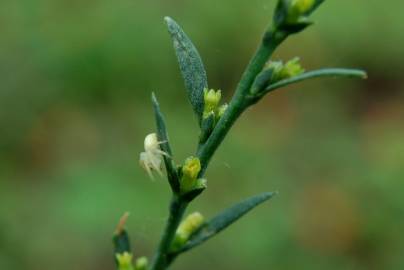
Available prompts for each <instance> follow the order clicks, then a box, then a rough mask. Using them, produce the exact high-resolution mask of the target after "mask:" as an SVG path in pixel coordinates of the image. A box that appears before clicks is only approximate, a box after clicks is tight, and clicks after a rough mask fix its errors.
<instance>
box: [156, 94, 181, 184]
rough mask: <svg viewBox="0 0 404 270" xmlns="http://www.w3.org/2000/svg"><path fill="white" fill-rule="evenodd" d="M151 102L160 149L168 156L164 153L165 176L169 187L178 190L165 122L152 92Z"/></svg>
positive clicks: (176, 175)
mask: <svg viewBox="0 0 404 270" xmlns="http://www.w3.org/2000/svg"><path fill="white" fill-rule="evenodd" d="M152 102H153V109H154V114H155V118H156V125H157V137H158V140H159V141H160V142H162V143H161V144H160V149H161V151H163V152H165V153H167V155H168V156H166V155H164V156H163V158H164V164H165V166H166V170H167V178H168V181H169V183H170V186H171V188H172V189H173V190H174V191H175V192H178V191H179V189H180V184H179V178H178V174H177V170H176V168H175V164H174V161H173V159H172V151H171V147H170V143H169V140H168V134H167V129H166V124H165V121H164V116H163V114H162V113H161V110H160V105H159V103H158V101H157V98H156V96H155V95H154V93H153V94H152Z"/></svg>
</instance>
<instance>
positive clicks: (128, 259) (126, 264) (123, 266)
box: [115, 251, 133, 270]
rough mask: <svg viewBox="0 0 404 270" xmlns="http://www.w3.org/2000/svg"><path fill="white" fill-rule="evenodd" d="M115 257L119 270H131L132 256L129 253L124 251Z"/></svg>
mask: <svg viewBox="0 0 404 270" xmlns="http://www.w3.org/2000/svg"><path fill="white" fill-rule="evenodd" d="M115 256H116V260H117V261H118V267H119V270H133V265H132V258H133V255H132V254H131V253H129V252H126V251H125V252H124V253H117V254H116V255H115Z"/></svg>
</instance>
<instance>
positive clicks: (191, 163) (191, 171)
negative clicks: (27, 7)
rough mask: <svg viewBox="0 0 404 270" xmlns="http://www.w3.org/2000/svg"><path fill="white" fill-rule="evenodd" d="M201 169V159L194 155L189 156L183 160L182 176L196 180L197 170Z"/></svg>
mask: <svg viewBox="0 0 404 270" xmlns="http://www.w3.org/2000/svg"><path fill="white" fill-rule="evenodd" d="M200 171H201V161H200V160H199V158H196V157H189V158H187V159H186V160H185V164H184V166H183V167H182V175H183V177H185V178H187V179H190V180H196V178H197V177H198V174H199V172H200Z"/></svg>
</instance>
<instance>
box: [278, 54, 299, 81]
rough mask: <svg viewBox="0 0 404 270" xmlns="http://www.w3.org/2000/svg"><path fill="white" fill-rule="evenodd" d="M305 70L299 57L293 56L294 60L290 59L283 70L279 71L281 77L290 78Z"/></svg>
mask: <svg viewBox="0 0 404 270" xmlns="http://www.w3.org/2000/svg"><path fill="white" fill-rule="evenodd" d="M303 72H304V69H303V67H302V66H301V65H300V59H299V58H298V57H296V58H293V59H292V60H290V61H288V62H287V63H286V64H285V65H284V66H283V68H282V69H281V71H280V72H279V79H280V80H284V79H289V78H292V77H294V76H297V75H300V74H302V73H303Z"/></svg>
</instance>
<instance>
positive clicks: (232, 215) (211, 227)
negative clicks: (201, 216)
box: [178, 192, 275, 253]
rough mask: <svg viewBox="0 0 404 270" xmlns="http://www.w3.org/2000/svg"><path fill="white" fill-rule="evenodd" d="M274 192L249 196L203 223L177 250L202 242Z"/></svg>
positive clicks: (183, 250)
mask: <svg viewBox="0 0 404 270" xmlns="http://www.w3.org/2000/svg"><path fill="white" fill-rule="evenodd" d="M274 195H275V193H273V192H266V193H263V194H260V195H257V196H254V197H251V198H248V199H246V200H244V201H242V202H240V203H238V204H236V205H234V206H232V207H230V208H228V209H226V210H224V211H223V212H222V213H220V214H219V215H217V216H216V217H214V218H213V219H211V220H210V221H208V222H207V223H205V224H204V225H203V226H202V227H201V229H200V230H198V231H197V232H196V233H195V234H194V235H193V236H191V238H190V240H189V241H188V242H187V244H185V246H184V247H183V248H182V249H181V250H180V251H179V252H178V253H182V252H185V251H187V250H190V249H192V248H194V247H196V246H198V245H200V244H202V243H203V242H205V241H207V240H208V239H210V238H211V237H213V236H215V235H216V234H218V233H219V232H221V231H222V230H224V229H225V228H227V227H228V226H230V225H231V224H232V223H234V222H235V221H237V220H238V219H239V218H241V217H242V216H244V215H245V214H247V213H248V212H249V211H250V210H252V209H253V208H255V207H256V206H258V205H260V204H261V203H263V202H265V201H267V200H269V199H270V198H271V197H272V196H274Z"/></svg>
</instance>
